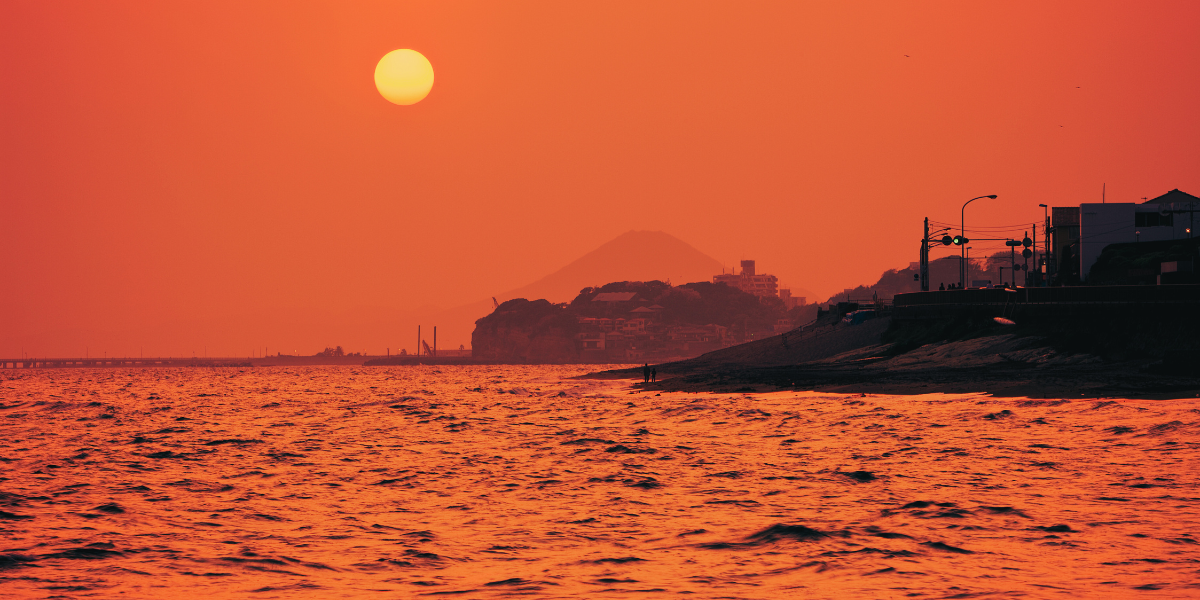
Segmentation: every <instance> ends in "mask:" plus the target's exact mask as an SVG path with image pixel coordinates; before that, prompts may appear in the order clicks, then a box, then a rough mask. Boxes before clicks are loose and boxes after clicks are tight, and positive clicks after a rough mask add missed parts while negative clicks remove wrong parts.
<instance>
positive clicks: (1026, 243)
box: [1021, 236, 1033, 248]
mask: <svg viewBox="0 0 1200 600" xmlns="http://www.w3.org/2000/svg"><path fill="white" fill-rule="evenodd" d="M1021 245H1022V246H1025V247H1026V248H1028V247H1030V246H1032V245H1033V240H1031V239H1029V236H1025V239H1023V240H1021Z"/></svg>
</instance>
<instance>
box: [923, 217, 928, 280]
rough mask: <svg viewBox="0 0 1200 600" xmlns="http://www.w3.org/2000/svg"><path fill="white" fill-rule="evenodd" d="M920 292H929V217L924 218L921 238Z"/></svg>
mask: <svg viewBox="0 0 1200 600" xmlns="http://www.w3.org/2000/svg"><path fill="white" fill-rule="evenodd" d="M921 291H922V292H928V291H929V217H925V235H923V236H921Z"/></svg>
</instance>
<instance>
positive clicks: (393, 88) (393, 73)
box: [375, 48, 433, 105]
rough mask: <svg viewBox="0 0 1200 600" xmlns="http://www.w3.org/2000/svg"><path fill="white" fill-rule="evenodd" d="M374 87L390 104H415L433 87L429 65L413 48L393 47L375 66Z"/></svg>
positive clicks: (431, 71)
mask: <svg viewBox="0 0 1200 600" xmlns="http://www.w3.org/2000/svg"><path fill="white" fill-rule="evenodd" d="M375 87H376V88H377V89H379V93H380V95H382V96H383V97H384V98H386V99H387V100H388V102H391V103H393V104H400V105H409V104H416V103H418V102H420V101H421V100H423V99H424V98H425V96H427V95H429V90H430V89H431V88H433V65H431V64H429V59H427V58H425V56H424V55H422V54H421V53H420V52H417V51H416V50H409V49H407V48H406V49H403V50H393V51H391V52H388V53H387V54H385V55H384V57H383V58H381V59H379V64H377V65H375Z"/></svg>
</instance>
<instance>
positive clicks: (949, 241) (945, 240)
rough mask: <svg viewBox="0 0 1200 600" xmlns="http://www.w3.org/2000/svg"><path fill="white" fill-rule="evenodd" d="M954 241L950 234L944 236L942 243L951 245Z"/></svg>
mask: <svg viewBox="0 0 1200 600" xmlns="http://www.w3.org/2000/svg"><path fill="white" fill-rule="evenodd" d="M952 242H954V238H952V237H950V236H948V235H943V236H942V245H943V246H949V245H950V244H951V243H952Z"/></svg>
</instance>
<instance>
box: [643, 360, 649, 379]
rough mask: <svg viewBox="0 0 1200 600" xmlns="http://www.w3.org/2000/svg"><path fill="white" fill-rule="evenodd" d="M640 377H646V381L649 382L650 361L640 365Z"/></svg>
mask: <svg viewBox="0 0 1200 600" xmlns="http://www.w3.org/2000/svg"><path fill="white" fill-rule="evenodd" d="M642 377H644V378H645V379H646V383H650V363H646V364H645V365H643V366H642Z"/></svg>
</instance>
